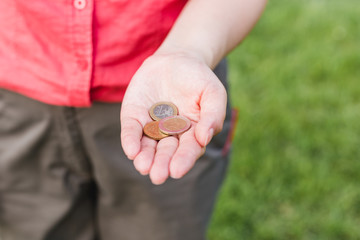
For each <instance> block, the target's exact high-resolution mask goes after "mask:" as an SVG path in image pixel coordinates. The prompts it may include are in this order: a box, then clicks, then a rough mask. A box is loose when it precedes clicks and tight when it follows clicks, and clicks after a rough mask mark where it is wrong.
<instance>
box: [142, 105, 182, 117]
mask: <svg viewBox="0 0 360 240" xmlns="http://www.w3.org/2000/svg"><path fill="white" fill-rule="evenodd" d="M149 114H150V116H151V118H152V119H153V120H155V121H158V120H161V119H163V118H166V117H170V116H174V115H177V114H178V109H177V107H176V106H175V105H174V104H173V103H171V102H158V103H155V104H154V105H153V106H152V107H151V108H150V111H149Z"/></svg>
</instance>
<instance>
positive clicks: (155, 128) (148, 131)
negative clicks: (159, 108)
mask: <svg viewBox="0 0 360 240" xmlns="http://www.w3.org/2000/svg"><path fill="white" fill-rule="evenodd" d="M144 134H145V135H146V136H148V137H149V138H152V139H154V140H161V139H163V138H165V137H167V136H168V135H166V134H164V133H162V132H160V129H159V121H153V122H149V123H147V124H146V125H145V127H144Z"/></svg>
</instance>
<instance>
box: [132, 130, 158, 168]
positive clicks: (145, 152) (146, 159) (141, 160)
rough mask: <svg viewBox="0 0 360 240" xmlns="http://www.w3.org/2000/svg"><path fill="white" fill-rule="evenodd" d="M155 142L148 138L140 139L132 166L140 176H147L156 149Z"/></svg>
mask: <svg viewBox="0 0 360 240" xmlns="http://www.w3.org/2000/svg"><path fill="white" fill-rule="evenodd" d="M156 144H157V142H156V141H155V140H153V139H150V138H148V137H143V138H142V139H141V149H140V152H139V154H138V155H137V156H136V157H135V159H134V166H135V168H136V170H138V171H139V172H140V173H141V174H142V175H146V174H149V171H150V168H151V165H152V162H153V159H154V156H155V149H156Z"/></svg>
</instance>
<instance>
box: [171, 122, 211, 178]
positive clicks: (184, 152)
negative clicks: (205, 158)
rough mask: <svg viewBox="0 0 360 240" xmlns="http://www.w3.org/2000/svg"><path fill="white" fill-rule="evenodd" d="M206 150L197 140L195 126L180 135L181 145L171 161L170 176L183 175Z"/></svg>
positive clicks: (179, 176)
mask: <svg viewBox="0 0 360 240" xmlns="http://www.w3.org/2000/svg"><path fill="white" fill-rule="evenodd" d="M204 150H205V148H203V147H201V145H200V144H199V143H198V142H197V141H196V138H195V132H194V128H190V129H189V131H187V132H185V133H184V134H183V135H181V137H180V140H179V146H178V148H177V150H176V152H175V154H174V156H173V158H172V159H171V162H170V176H171V177H172V178H181V177H183V176H184V175H185V174H186V173H187V172H188V171H189V170H190V169H191V168H192V167H193V166H194V164H195V162H196V160H197V159H198V158H199V157H200V156H201V155H202V154H204Z"/></svg>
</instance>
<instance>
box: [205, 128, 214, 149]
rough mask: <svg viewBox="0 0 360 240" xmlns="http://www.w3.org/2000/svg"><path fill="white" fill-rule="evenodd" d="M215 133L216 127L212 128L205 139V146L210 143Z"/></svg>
mask: <svg viewBox="0 0 360 240" xmlns="http://www.w3.org/2000/svg"><path fill="white" fill-rule="evenodd" d="M213 135H214V129H213V128H210V130H209V132H208V135H207V136H206V140H205V146H206V145H208V144H209V142H210V141H211V138H212V137H213Z"/></svg>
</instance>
